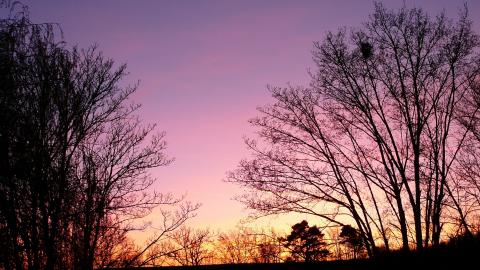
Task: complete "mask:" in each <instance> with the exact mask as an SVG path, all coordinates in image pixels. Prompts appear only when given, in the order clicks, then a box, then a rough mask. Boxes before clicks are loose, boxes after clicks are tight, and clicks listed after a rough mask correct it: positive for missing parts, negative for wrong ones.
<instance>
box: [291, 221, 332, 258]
mask: <svg viewBox="0 0 480 270" xmlns="http://www.w3.org/2000/svg"><path fill="white" fill-rule="evenodd" d="M323 236H324V234H323V233H322V232H321V231H320V230H319V229H318V227H317V226H312V227H310V226H308V222H307V221H306V220H303V221H302V222H300V223H297V224H295V225H293V226H292V232H291V233H290V235H288V236H287V237H286V238H284V239H283V241H284V246H285V247H286V248H288V249H289V250H290V254H291V259H292V260H293V261H304V262H316V261H320V260H322V259H324V258H325V257H327V255H328V254H329V251H328V250H327V249H326V248H325V247H326V243H325V242H324V241H323Z"/></svg>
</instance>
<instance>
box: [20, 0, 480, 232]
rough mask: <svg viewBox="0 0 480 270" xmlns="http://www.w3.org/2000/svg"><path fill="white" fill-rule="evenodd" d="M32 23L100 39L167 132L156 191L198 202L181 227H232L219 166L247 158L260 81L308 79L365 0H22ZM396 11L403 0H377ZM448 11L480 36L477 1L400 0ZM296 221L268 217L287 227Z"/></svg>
mask: <svg viewBox="0 0 480 270" xmlns="http://www.w3.org/2000/svg"><path fill="white" fill-rule="evenodd" d="M22 2H23V3H24V4H27V5H29V6H30V14H31V18H32V20H33V21H34V22H55V23H59V24H60V25H61V27H62V29H63V32H64V38H65V40H66V41H67V42H68V44H70V45H75V44H78V46H79V47H88V46H90V45H92V44H94V43H95V44H98V46H99V48H100V50H102V51H103V52H104V55H105V56H107V57H111V58H113V59H114V60H115V61H116V62H117V63H127V64H128V70H129V71H130V75H129V77H128V78H127V82H131V83H134V82H135V81H136V80H140V87H139V90H138V93H137V94H136V95H135V101H136V102H139V103H142V104H143V107H142V109H141V111H140V113H141V116H142V118H143V119H144V120H145V121H146V122H149V123H157V124H158V128H159V129H160V130H165V131H166V132H167V141H168V145H169V146H168V154H169V155H170V156H172V157H174V158H175V162H174V163H173V164H172V165H170V166H168V167H165V168H160V169H158V170H154V171H153V172H152V174H153V175H155V176H156V177H158V182H157V184H156V187H155V188H156V189H158V190H159V191H166V192H168V191H170V192H173V193H175V194H184V193H186V194H187V196H188V199H189V200H192V201H195V202H200V203H202V205H203V206H202V207H201V209H200V211H199V212H198V216H197V217H196V218H195V219H193V220H192V221H191V222H190V223H189V224H190V225H193V226H209V227H212V228H214V229H218V228H225V227H226V228H232V227H233V226H235V224H237V223H238V221H239V220H240V219H241V218H243V217H245V216H246V215H247V212H248V211H245V210H242V208H243V206H242V205H240V204H239V203H237V202H235V201H234V200H232V198H233V197H234V196H235V194H240V193H241V190H239V189H238V188H237V187H235V186H232V184H229V183H224V182H223V181H222V180H223V179H224V178H225V172H226V171H228V170H231V169H234V168H235V167H236V164H237V163H238V161H239V160H240V159H242V158H246V157H248V152H247V151H246V148H245V146H244V144H243V140H242V137H243V136H245V135H246V136H254V132H253V130H252V129H251V128H250V127H249V125H248V123H247V120H248V119H249V118H251V117H253V116H255V115H256V107H257V106H259V105H262V104H266V103H268V102H270V99H269V96H268V93H267V91H266V85H267V84H272V85H278V86H284V85H286V84H287V83H289V82H290V83H291V84H292V85H306V84H308V81H309V77H308V74H307V70H308V68H310V67H312V68H313V62H312V60H311V55H310V51H311V49H312V43H313V41H318V40H322V38H323V37H324V35H325V33H326V32H327V31H329V30H332V31H335V30H336V29H337V28H339V27H342V26H355V27H359V26H360V24H361V22H362V21H365V20H366V18H367V16H368V15H369V14H370V13H371V12H372V10H373V1H342V0H335V1H266V0H265V1H260V0H257V1H245V0H242V1H240V0H239V1H230V0H225V1H173V0H172V1H153V0H152V1H143V0H142V1H138V0H137V1H133V0H131V1H127V0H121V1H118V0H117V1H113V0H111V1H73V0H66V1H60V0H58V1H53V0H52V1H50V0H48V1H46V0H45V1H44V0H41V1H39V0H35V1H34V0H30V1H27V0H22ZM384 2H385V5H386V6H387V7H388V8H394V9H396V8H399V7H401V6H402V5H403V1H384ZM405 2H406V5H407V7H413V6H417V7H422V8H424V9H425V10H427V11H428V12H429V13H430V14H437V13H439V12H440V11H442V10H443V9H444V10H445V11H446V13H447V15H448V16H449V17H455V16H456V15H457V11H458V10H459V8H461V7H462V5H463V3H464V2H466V3H467V4H468V7H469V10H470V17H471V18H472V19H473V20H474V28H475V29H476V32H477V33H480V1H473V0H472V1H452V0H450V1H446V0H445V1H435V0H431V1H405ZM297 221H298V220H294V221H292V220H288V219H276V220H273V219H266V220H264V221H263V223H262V224H268V225H275V226H281V227H283V226H291V224H292V223H294V222H297Z"/></svg>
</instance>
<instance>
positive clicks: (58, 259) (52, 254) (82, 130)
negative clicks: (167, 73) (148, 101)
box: [0, 4, 198, 269]
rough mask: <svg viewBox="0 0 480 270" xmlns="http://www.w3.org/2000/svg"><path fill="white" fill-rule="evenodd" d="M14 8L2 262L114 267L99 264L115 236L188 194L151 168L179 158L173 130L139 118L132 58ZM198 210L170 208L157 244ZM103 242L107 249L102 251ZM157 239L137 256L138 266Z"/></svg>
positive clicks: (4, 41) (2, 29) (4, 91)
mask: <svg viewBox="0 0 480 270" xmlns="http://www.w3.org/2000/svg"><path fill="white" fill-rule="evenodd" d="M14 5H16V4H14ZM15 7H20V8H21V10H20V11H19V12H16V10H15ZM12 10H13V13H12V14H11V15H10V17H8V18H7V19H2V20H1V21H0V58H1V59H2V62H1V64H0V66H1V67H0V77H1V80H2V83H1V85H0V104H1V105H0V106H1V109H0V110H2V111H1V116H0V128H1V131H0V155H1V160H2V161H1V164H0V198H1V199H0V200H1V201H0V204H1V205H0V222H1V225H0V229H1V230H2V240H3V241H4V244H5V246H6V248H5V251H3V248H2V256H1V258H2V262H1V263H2V264H3V265H4V267H5V268H7V269H11V268H16V269H24V268H29V269H59V268H63V269H65V268H70V269H93V268H94V266H96V267H99V266H101V265H108V264H109V262H106V261H102V262H99V264H98V265H95V261H96V256H97V255H100V254H101V253H105V251H108V250H115V248H117V247H118V246H117V247H114V246H113V245H111V244H112V243H110V242H109V240H112V239H113V240H115V239H116V240H119V241H118V242H117V243H118V244H120V245H121V244H123V243H124V241H121V239H124V236H125V233H126V232H128V231H129V230H131V229H135V228H134V227H133V221H134V220H136V219H139V218H142V217H145V216H146V215H148V214H149V213H150V212H151V211H152V210H153V209H154V208H155V207H157V206H162V205H168V206H172V205H178V204H179V203H180V201H181V200H180V199H175V198H174V197H172V196H171V195H164V194H160V193H156V192H155V191H153V190H151V186H152V184H153V183H154V181H155V179H154V178H153V177H151V176H150V175H149V174H148V170H149V169H150V168H155V167H160V166H165V165H168V164H169V163H170V162H171V159H169V158H168V157H166V155H165V153H164V152H165V147H166V144H165V140H164V134H163V133H157V134H156V132H155V130H154V126H153V125H152V126H145V125H143V124H142V122H141V121H140V120H139V118H138V117H137V116H135V113H136V111H137V109H138V108H139V105H136V104H133V103H132V102H131V101H130V100H129V98H130V96H131V95H132V94H133V93H134V92H135V91H136V89H137V87H136V85H134V86H127V87H120V82H121V80H122V79H123V78H124V77H125V76H126V67H125V65H120V66H118V67H116V66H115V65H114V62H113V61H112V60H109V59H105V58H104V57H103V56H102V54H101V53H99V52H97V50H96V49H95V48H90V49H87V50H78V49H76V48H73V49H67V47H66V45H65V43H64V42H61V41H58V40H57V39H56V38H55V36H56V34H58V32H59V31H60V30H59V29H58V28H56V26H55V25H51V24H34V23H32V22H30V21H29V19H28V9H27V8H26V7H21V6H14V8H13V9H12ZM197 207H198V206H197V205H192V204H188V203H187V204H183V205H182V206H181V208H180V210H179V211H177V213H176V214H173V215H164V218H165V221H164V224H165V226H164V227H163V228H162V230H161V232H160V233H159V236H158V238H155V239H153V242H155V241H158V240H159V238H160V237H161V236H163V235H164V232H165V231H171V230H173V229H175V228H177V227H179V226H180V225H181V224H182V223H183V222H184V221H185V220H186V219H188V218H189V217H191V215H192V212H193V211H194V210H195V209H196V208H197ZM117 233H118V235H117ZM113 242H114V243H115V242H116V241H113ZM102 245H107V246H108V248H106V249H105V250H98V248H99V247H101V246H102ZM152 245H153V243H150V244H149V245H147V246H146V248H145V249H139V250H138V251H137V253H134V254H131V255H132V256H131V258H130V260H129V261H130V264H131V263H132V262H133V261H139V260H141V259H142V256H143V255H144V254H145V253H146V250H148V248H150V247H151V246H152ZM107 246H103V247H107ZM115 252H116V251H115ZM117 253H118V252H117ZM112 256H113V257H114V256H115V254H103V255H102V256H100V258H102V260H103V259H107V258H109V257H110V258H111V257H112ZM127 265H128V264H127Z"/></svg>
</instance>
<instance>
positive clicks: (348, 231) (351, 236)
mask: <svg viewBox="0 0 480 270" xmlns="http://www.w3.org/2000/svg"><path fill="white" fill-rule="evenodd" d="M339 236H340V238H341V239H342V243H343V244H345V245H346V246H348V247H349V248H350V249H351V250H352V253H353V258H354V259H356V258H357V257H358V256H359V255H360V254H361V252H362V250H363V249H364V247H365V245H364V243H363V239H362V236H361V235H360V233H359V232H358V231H357V230H356V229H355V228H353V227H352V226H350V225H345V226H343V227H342V231H341V232H340V235H339Z"/></svg>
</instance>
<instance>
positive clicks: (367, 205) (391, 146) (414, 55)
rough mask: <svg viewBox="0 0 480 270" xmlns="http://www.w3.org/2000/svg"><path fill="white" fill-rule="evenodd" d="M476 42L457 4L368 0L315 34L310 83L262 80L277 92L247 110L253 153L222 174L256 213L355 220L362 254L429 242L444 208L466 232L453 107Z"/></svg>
mask: <svg viewBox="0 0 480 270" xmlns="http://www.w3.org/2000/svg"><path fill="white" fill-rule="evenodd" d="M478 46H479V43H478V36H477V35H476V34H475V33H473V31H472V29H471V21H470V20H469V19H468V16H467V10H466V9H465V11H464V12H462V13H461V14H460V18H459V20H458V21H457V22H455V23H453V22H452V21H450V20H448V19H447V18H446V17H445V15H444V14H440V15H438V16H436V17H435V18H431V17H430V16H429V15H427V14H426V13H425V12H424V11H422V10H421V9H415V8H414V9H407V8H405V7H404V8H402V9H400V10H398V11H389V10H386V9H385V8H384V7H383V6H382V5H381V4H376V7H375V11H374V13H373V14H372V15H371V16H370V18H369V20H368V21H367V22H366V23H365V24H364V25H363V27H362V28H360V29H355V30H352V31H351V34H350V35H348V34H347V31H346V30H345V29H342V30H340V31H338V32H337V33H328V34H327V35H326V38H325V40H324V41H323V42H316V43H315V46H314V51H313V58H314V61H315V63H316V65H317V67H318V71H317V72H314V73H312V83H311V85H310V87H308V88H300V87H297V88H295V87H289V88H287V89H281V88H272V87H271V88H270V89H269V90H270V91H271V93H272V96H273V98H274V101H275V103H274V104H272V105H268V106H264V107H262V108H260V109H259V111H260V113H261V116H260V117H258V118H255V119H253V120H251V123H252V124H253V125H254V126H256V127H258V128H259V133H258V134H259V137H260V139H261V142H257V141H254V140H250V139H247V140H246V144H247V146H248V147H249V148H250V150H251V152H252V153H253V155H254V158H253V159H251V160H245V161H242V162H241V163H240V166H239V168H238V169H237V170H236V171H234V172H232V173H230V174H229V178H228V179H229V181H232V182H235V183H238V184H240V185H242V186H244V187H246V188H248V189H249V193H248V194H246V195H245V196H244V197H242V198H241V200H242V201H243V202H244V203H246V204H247V206H249V207H250V208H252V209H255V210H258V211H259V212H260V213H262V214H276V213H284V212H292V211H293V212H299V213H307V214H312V215H316V216H318V217H321V218H322V219H323V220H324V221H325V222H326V225H327V226H343V225H344V224H348V223H350V224H355V227H356V229H357V230H358V232H359V233H360V235H361V237H362V238H363V242H364V244H365V248H366V250H367V253H368V254H369V255H370V256H373V255H374V254H375V253H376V250H377V246H378V242H379V241H381V243H382V245H383V246H385V248H386V249H387V250H388V249H389V247H390V243H391V241H397V240H398V239H399V240H400V246H401V247H402V248H403V249H406V250H407V249H409V248H410V244H411V243H414V244H415V246H416V248H417V249H421V248H422V247H424V246H427V245H430V244H433V245H438V243H439V241H440V239H441V233H442V229H443V222H442V218H445V215H446V212H447V211H448V213H449V215H454V216H455V217H457V218H458V220H459V223H458V225H459V226H461V227H463V228H464V230H466V231H468V224H467V220H466V218H465V212H464V210H463V207H462V205H463V200H462V198H461V197H458V196H456V194H455V192H454V182H453V181H454V179H455V174H454V170H453V168H454V166H455V164H456V160H457V159H458V155H459V153H460V152H461V151H462V149H463V146H464V145H465V142H466V138H467V137H468V134H469V133H470V131H469V130H468V128H465V124H464V123H472V121H473V119H475V117H477V116H478V113H477V108H478V107H475V106H470V107H469V108H471V109H470V110H469V113H468V114H465V113H462V111H463V110H462V109H463V108H465V107H466V106H467V105H466V104H471V96H472V94H471V92H472V90H473V88H472V84H471V81H472V79H473V78H476V77H478V74H479V69H478V68H479V67H478V53H477V50H478ZM447 206H448V207H447ZM412 224H413V226H411V225H412ZM412 234H413V235H412Z"/></svg>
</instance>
